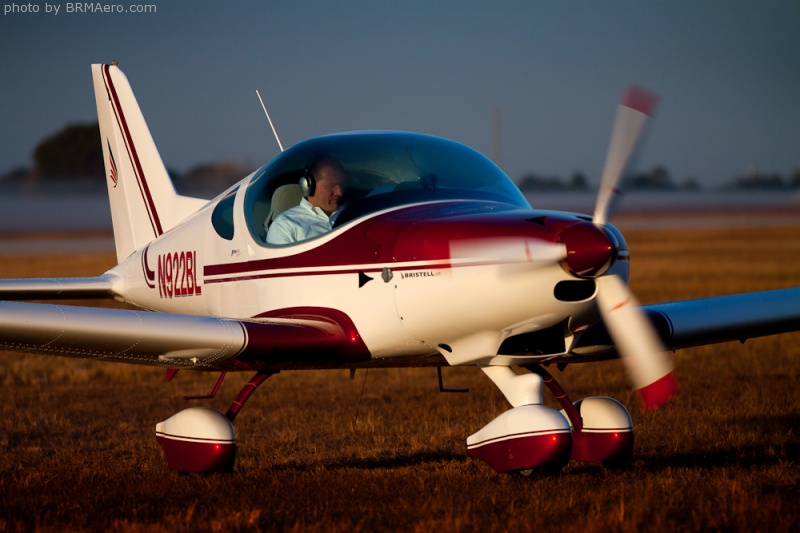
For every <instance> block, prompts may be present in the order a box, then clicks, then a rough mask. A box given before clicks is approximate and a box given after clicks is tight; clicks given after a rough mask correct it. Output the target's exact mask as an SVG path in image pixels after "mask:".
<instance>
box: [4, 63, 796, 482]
mask: <svg viewBox="0 0 800 533" xmlns="http://www.w3.org/2000/svg"><path fill="white" fill-rule="evenodd" d="M92 73H93V77H94V88H95V97H96V102H97V112H98V117H99V123H100V133H101V142H102V146H103V153H104V156H105V162H106V171H107V183H108V193H109V197H110V202H111V213H112V221H113V227H114V238H115V243H116V251H117V258H118V261H119V264H118V265H117V266H115V267H114V268H112V269H111V270H109V271H108V272H106V273H104V274H102V275H100V276H97V277H88V278H61V279H11V280H0V299H2V300H4V301H2V302H0V349H3V350H15V351H20V352H29V353H40V354H47V355H59V356H66V357H78V358H86V359H92V360H98V361H112V362H120V363H133V364H144V365H153V366H160V367H163V368H165V369H167V378H168V379H170V378H171V377H172V376H174V374H175V372H177V371H178V370H180V369H184V370H194V371H203V372H219V373H220V378H219V380H218V381H217V385H216V387H215V389H214V392H213V393H212V394H214V393H216V390H217V388H218V387H219V384H220V383H221V381H222V379H223V377H224V376H225V373H226V372H231V371H247V372H255V375H254V377H253V378H252V379H251V380H250V381H249V383H248V384H247V385H246V386H245V387H244V388H243V389H242V390H241V392H240V393H239V394H238V395H237V397H236V398H235V399H234V400H233V402H232V403H231V406H230V408H229V410H228V411H227V413H225V414H222V413H220V412H219V411H216V410H212V409H207V408H201V407H192V408H188V409H185V410H183V411H181V412H179V413H177V414H176V415H174V416H173V417H171V418H169V419H167V420H165V421H163V422H161V423H159V424H157V425H156V437H157V439H158V442H159V443H160V444H161V445H162V446H163V448H164V452H165V455H166V460H167V463H168V465H169V466H170V467H171V468H174V469H177V470H182V471H193V472H209V471H216V470H230V469H231V468H232V467H233V461H234V456H235V446H236V437H235V432H234V429H233V421H234V419H235V417H236V415H237V414H238V412H239V410H240V409H241V407H242V405H243V404H244V403H245V401H246V400H247V399H248V397H249V396H250V395H251V394H252V393H253V391H254V390H255V389H256V388H257V387H258V386H259V385H260V384H261V383H262V382H263V381H264V380H266V379H267V378H268V377H269V376H271V375H272V374H275V373H277V372H280V371H281V370H295V369H334V368H337V369H358V368H372V367H407V366H430V367H438V368H439V369H441V367H442V366H448V365H477V366H479V367H480V368H481V369H482V370H483V371H484V372H485V373H486V375H487V376H488V377H489V378H490V379H491V380H492V381H493V382H494V383H495V384H496V385H497V386H498V387H499V388H500V390H501V391H502V392H503V394H504V395H505V397H506V398H507V399H508V401H509V402H510V404H511V406H512V408H511V409H509V410H507V411H505V412H504V413H502V414H501V415H500V416H498V417H497V418H495V419H494V420H493V421H491V422H489V423H488V424H487V425H486V426H485V427H483V428H482V429H480V430H478V431H477V432H476V433H475V434H473V435H472V436H470V437H469V438H468V439H467V449H468V453H469V454H470V455H471V456H474V457H477V458H480V459H483V460H485V461H487V462H488V463H489V464H490V465H491V466H492V467H493V468H494V469H495V470H496V471H498V472H506V471H522V472H527V471H529V470H530V469H533V468H535V467H541V466H553V465H556V466H558V465H563V464H565V463H566V462H567V461H569V460H570V459H574V460H588V461H619V460H624V459H625V458H627V457H629V456H630V454H631V453H632V447H633V424H632V422H631V418H630V415H629V414H628V411H627V410H626V409H625V407H624V406H623V405H622V404H621V403H619V402H617V401H616V400H613V399H611V398H601V397H592V398H585V399H583V400H578V401H577V402H574V403H573V402H572V401H571V400H570V399H569V398H568V397H567V395H566V394H565V393H564V391H563V390H562V389H561V387H560V386H559V385H558V383H556V382H555V380H554V379H553V378H552V376H551V375H550V374H549V373H548V371H547V370H546V369H545V366H547V365H550V364H555V365H559V366H560V365H566V364H571V363H585V362H592V361H598V360H604V359H611V358H617V357H621V358H622V359H623V360H624V362H625V363H626V365H627V368H628V372H629V375H630V379H631V380H632V382H633V384H634V387H635V388H636V389H638V391H639V392H640V393H641V396H642V399H643V401H644V403H645V406H646V407H648V408H649V407H654V406H659V405H662V404H664V403H665V402H666V401H668V399H669V398H670V397H671V396H672V395H673V394H674V392H675V389H676V380H675V377H674V372H673V371H674V367H673V363H672V362H671V359H670V357H669V356H668V354H667V350H674V349H677V348H684V347H689V346H696V345H701V344H709V343H715V342H723V341H729V340H742V339H746V338H749V337H756V336H761V335H771V334H776V333H782V332H787V331H796V330H800V304H799V303H798V302H800V288H788V289H782V290H776V291H768V292H758V293H749V294H740V295H733V296H724V297H716V298H707V299H700V300H691V301H682V302H671V303H664V304H657V305H648V306H644V307H640V306H638V305H637V303H636V302H635V300H634V298H633V296H632V295H631V294H630V292H629V291H628V289H627V279H628V265H629V254H628V248H627V245H626V243H625V240H624V239H623V237H622V235H621V234H620V232H619V231H618V230H617V229H616V228H615V227H614V226H613V225H611V224H610V223H609V222H608V219H609V217H610V215H611V212H612V203H613V200H614V198H615V197H616V193H617V190H616V186H617V183H618V181H619V179H620V177H621V176H622V175H623V173H624V171H625V169H626V167H627V166H628V163H629V160H630V158H631V154H632V153H633V151H634V149H635V148H636V146H637V144H638V140H639V138H640V134H641V132H642V130H643V128H644V126H645V123H646V122H647V119H648V117H649V115H650V114H651V112H652V109H653V107H654V105H655V103H656V100H657V97H656V96H655V95H653V94H652V93H650V92H648V91H647V90H644V89H641V88H637V87H632V88H631V89H629V90H628V91H627V92H626V93H625V95H624V97H623V99H622V102H621V105H620V107H619V110H618V115H617V122H616V125H615V128H614V132H613V135H612V141H611V145H610V148H609V154H608V160H607V162H606V167H605V169H604V172H603V177H602V180H601V189H600V193H599V197H598V200H597V206H596V210H595V213H594V215H593V216H591V217H589V216H586V215H581V214H570V213H562V212H553V211H541V210H534V209H532V208H531V206H530V205H529V204H528V202H527V201H526V200H525V198H524V197H523V196H522V194H521V193H520V191H519V190H518V189H517V188H516V187H515V185H514V184H513V183H512V181H511V180H510V179H509V178H508V177H507V176H506V175H505V174H504V173H503V172H502V171H501V170H500V169H499V168H497V167H496V166H495V165H494V164H493V163H491V162H490V161H489V160H488V159H486V158H485V157H483V156H482V155H480V154H478V153H477V152H475V151H473V150H471V149H469V148H467V147H465V146H463V145H461V144H458V143H456V142H453V141H449V140H445V139H441V138H436V137H431V136H427V135H420V134H415V133H404V132H392V131H385V132H384V131H380V132H374V131H373V132H352V133H343V134H337V135H329V136H323V137H317V138H313V139H310V140H307V141H304V142H301V143H299V144H297V145H295V146H293V147H291V148H289V149H287V150H286V151H283V152H282V153H281V154H280V155H278V156H277V157H276V158H275V159H273V160H272V162H270V163H268V164H267V165H265V166H263V167H261V168H259V169H258V170H256V171H255V172H253V173H252V174H251V175H249V176H247V177H246V178H244V179H243V180H242V181H240V182H239V183H237V184H236V185H234V186H232V187H230V188H229V189H228V190H226V191H224V192H223V193H222V194H220V195H219V196H218V197H217V198H215V199H213V200H211V201H206V200H202V199H197V198H190V197H186V196H181V195H179V194H177V193H176V191H175V189H174V188H173V185H172V183H171V181H170V178H169V177H168V174H167V171H166V170H165V167H164V165H163V163H162V160H161V157H160V155H159V153H158V150H157V149H156V146H155V144H154V142H153V139H152V137H151V135H150V131H149V129H148V127H147V124H146V123H145V120H144V117H143V115H142V113H141V110H140V109H139V105H138V104H137V102H136V99H135V97H134V94H133V92H132V90H131V87H130V85H129V84H128V81H127V78H126V77H125V75H124V74H123V73H122V71H121V70H120V69H119V68H118V67H117V66H116V65H93V66H92ZM321 155H325V156H328V157H333V158H335V159H337V160H338V161H339V162H340V163H341V166H342V168H343V169H344V173H345V175H346V181H347V192H346V196H345V207H344V208H343V210H341V211H340V213H339V215H338V218H337V219H336V221H335V223H334V224H333V228H332V229H331V230H330V231H329V232H327V233H324V234H322V235H321V236H318V237H315V238H312V239H308V240H305V241H302V242H297V243H294V244H288V245H280V246H276V245H271V244H268V243H267V241H266V228H267V227H268V226H269V225H270V223H271V221H272V220H274V219H275V217H276V216H278V215H279V214H280V213H282V212H283V211H285V210H286V209H288V208H290V207H293V206H296V205H297V204H298V203H299V202H300V200H301V197H302V196H303V192H302V191H301V186H300V184H301V181H302V182H303V184H304V185H308V184H309V183H307V181H309V180H311V181H313V180H314V179H315V177H314V176H313V175H311V174H309V171H308V165H309V162H310V161H312V160H314V159H315V158H317V157H319V156H321ZM312 196H313V195H312ZM75 298H113V299H115V300H118V301H122V302H127V303H129V304H133V305H135V306H138V307H140V308H142V309H144V311H137V310H113V309H100V308H93V307H78V306H67V305H51V304H40V303H28V302H23V301H11V300H42V299H48V300H52V299H75ZM513 367H521V368H525V369H527V370H528V372H516V371H514V370H513ZM543 385H546V386H547V387H548V389H549V390H550V391H551V392H553V393H554V394H555V396H556V397H557V398H558V399H559V402H560V403H561V405H562V406H563V410H562V411H558V410H555V409H553V408H550V407H548V406H545V405H543V403H542V391H543Z"/></svg>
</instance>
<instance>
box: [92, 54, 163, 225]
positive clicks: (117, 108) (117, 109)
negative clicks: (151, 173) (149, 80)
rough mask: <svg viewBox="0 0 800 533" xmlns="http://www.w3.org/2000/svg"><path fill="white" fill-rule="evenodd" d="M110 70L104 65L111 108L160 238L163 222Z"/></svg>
mask: <svg viewBox="0 0 800 533" xmlns="http://www.w3.org/2000/svg"><path fill="white" fill-rule="evenodd" d="M109 69H110V66H109V65H103V79H104V81H105V84H106V89H107V90H108V94H109V96H110V97H111V102H112V104H113V105H112V106H111V108H112V109H113V110H114V116H115V117H116V119H117V125H118V126H119V128H120V130H121V131H122V135H123V139H124V140H125V148H126V149H127V151H128V158H129V159H130V161H131V165H132V166H133V170H134V173H135V174H136V181H137V183H138V185H139V192H140V194H141V195H142V200H143V201H144V204H145V207H146V209H147V214H148V216H149V217H150V225H151V226H152V227H153V232H154V233H155V236H156V237H159V236H161V235H162V234H163V233H164V230H163V228H162V227H161V220H160V218H159V216H158V212H157V211H156V205H155V202H154V201H153V195H152V194H151V193H150V187H149V186H148V184H147V178H146V176H145V174H144V170H143V169H142V163H141V161H139V154H138V153H137V152H136V146H135V145H134V144H133V136H132V135H131V132H130V129H129V128H128V122H127V121H126V120H125V115H124V114H123V112H122V105H121V104H120V102H119V96H118V95H117V91H116V89H115V88H114V83H113V81H112V80H111V74H110V72H109Z"/></svg>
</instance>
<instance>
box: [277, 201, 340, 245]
mask: <svg viewBox="0 0 800 533" xmlns="http://www.w3.org/2000/svg"><path fill="white" fill-rule="evenodd" d="M341 210H342V209H341V208H339V209H337V210H336V211H335V212H334V213H333V214H332V215H331V216H330V217H329V216H328V215H327V214H325V211H323V210H322V209H320V208H319V207H315V206H313V205H311V202H309V201H308V199H306V198H303V199H302V200H300V205H297V206H295V207H292V208H291V209H287V210H286V211H284V212H283V213H281V214H280V215H278V216H277V217H276V218H275V220H273V221H272V224H270V225H269V230H268V231H267V242H268V243H269V244H291V243H295V242H300V241H305V240H307V239H312V238H314V237H318V236H320V235H322V234H324V233H327V232H329V231H330V230H331V229H333V223H334V222H335V221H336V217H337V216H338V215H339V213H340V212H341Z"/></svg>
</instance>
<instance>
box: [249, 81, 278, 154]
mask: <svg viewBox="0 0 800 533" xmlns="http://www.w3.org/2000/svg"><path fill="white" fill-rule="evenodd" d="M256 95H258V101H259V102H261V109H263V110H264V114H265V115H267V120H268V121H269V127H270V128H272V134H273V135H274V136H275V140H276V141H278V147H279V148H280V149H281V152H283V145H282V144H281V139H280V137H278V132H277V131H275V125H274V124H272V119H271V118H269V112H268V111H267V106H265V105H264V100H263V99H262V98H261V93H260V92H258V89H256Z"/></svg>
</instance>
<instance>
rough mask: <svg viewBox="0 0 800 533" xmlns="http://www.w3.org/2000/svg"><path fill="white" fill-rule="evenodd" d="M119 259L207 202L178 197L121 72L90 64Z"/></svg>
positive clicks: (113, 66) (112, 66)
mask: <svg viewBox="0 0 800 533" xmlns="http://www.w3.org/2000/svg"><path fill="white" fill-rule="evenodd" d="M92 78H93V79H94V94H95V100H96V103H97V119H98V121H99V123H100V137H101V142H102V144H103V156H104V161H105V165H106V182H107V184H108V196H109V201H110V203H111V220H112V223H113V225H114V241H115V243H116V247H117V260H119V261H122V260H123V259H125V258H126V257H128V256H129V255H130V254H131V253H132V252H134V251H135V250H137V249H139V248H141V247H143V246H145V245H146V244H148V243H149V242H151V241H152V240H153V239H155V238H157V237H159V236H160V235H162V234H163V233H165V232H166V231H168V230H169V229H171V228H172V227H174V226H175V225H177V224H178V223H179V222H181V221H182V220H184V219H185V218H186V217H188V216H189V215H191V214H192V213H194V212H195V211H196V210H198V209H199V208H200V207H202V206H203V205H205V203H206V201H205V200H202V199H198V198H190V197H187V196H180V195H178V194H177V193H176V192H175V187H173V185H172V181H171V180H170V178H169V175H168V174H167V169H166V168H165V167H164V163H163V162H162V161H161V156H160V155H159V154H158V149H157V148H156V145H155V142H153V137H152V135H150V129H149V128H148V127H147V123H146V122H145V120H144V116H142V111H141V110H140V109H139V104H138V103H137V102H136V97H135V96H134V95H133V91H132V90H131V86H130V84H129V83H128V79H127V78H126V77H125V74H123V73H122V71H121V70H120V69H119V67H117V66H116V65H92Z"/></svg>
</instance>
